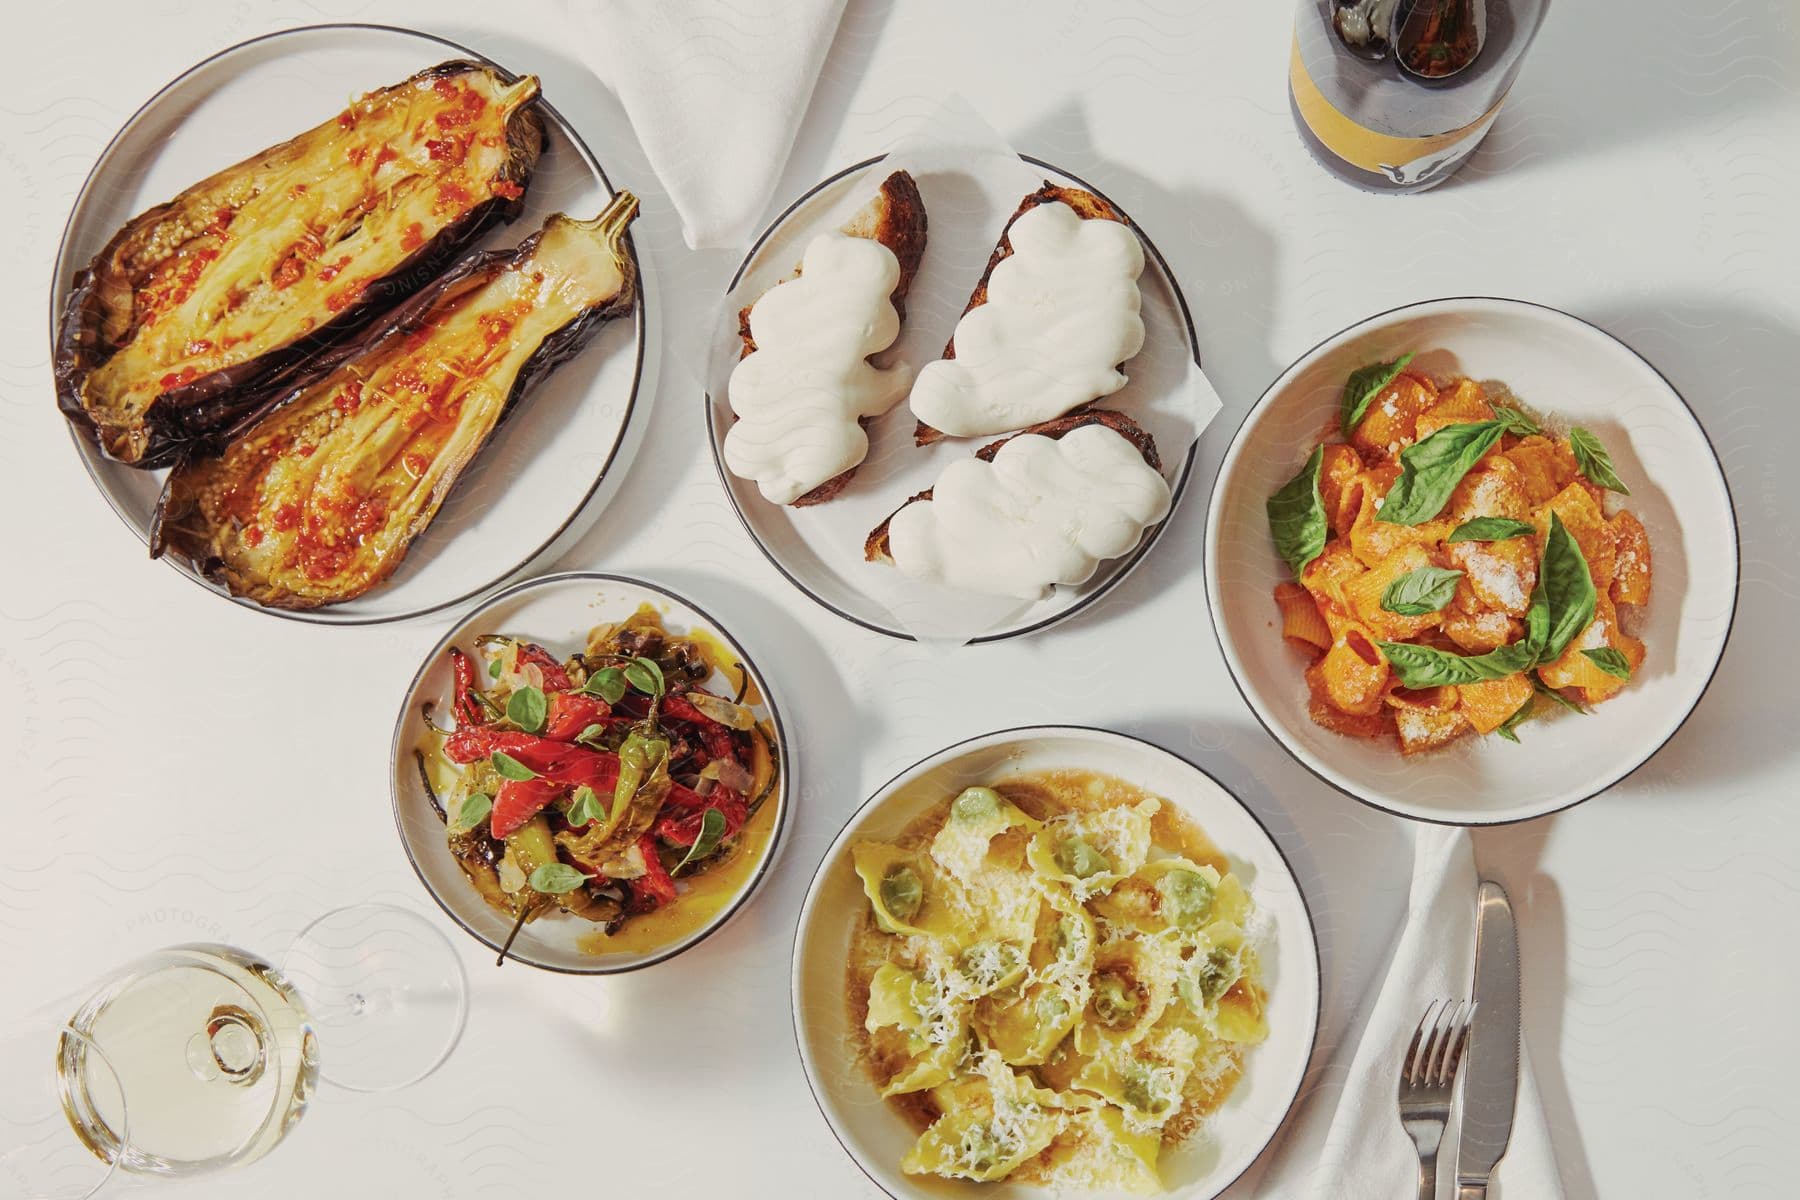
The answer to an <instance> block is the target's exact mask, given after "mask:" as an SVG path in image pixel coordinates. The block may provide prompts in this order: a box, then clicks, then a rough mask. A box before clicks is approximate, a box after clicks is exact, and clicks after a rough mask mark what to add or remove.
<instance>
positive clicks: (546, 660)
mask: <svg viewBox="0 0 1800 1200" xmlns="http://www.w3.org/2000/svg"><path fill="white" fill-rule="evenodd" d="M519 661H520V662H528V663H533V664H535V665H536V666H537V669H538V670H539V671H541V672H543V675H544V690H545V691H546V692H566V691H568V690H569V689H570V688H572V687H574V686H575V685H574V684H573V683H572V682H570V680H569V673H568V672H567V671H565V670H563V665H562V664H561V663H559V662H557V661H556V659H555V657H554V656H553V655H551V653H550V652H549V651H548V650H546V649H544V648H543V647H542V646H540V645H538V644H537V643H536V642H520V643H519Z"/></svg>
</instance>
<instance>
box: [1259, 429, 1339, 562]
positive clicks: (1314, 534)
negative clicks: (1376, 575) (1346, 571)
mask: <svg viewBox="0 0 1800 1200" xmlns="http://www.w3.org/2000/svg"><path fill="white" fill-rule="evenodd" d="M1324 461H1325V447H1324V446H1315V447H1313V452H1312V454H1311V456H1310V457H1308V458H1307V460H1306V465H1305V466H1304V467H1301V468H1300V473H1299V474H1298V475H1296V476H1294V477H1293V478H1292V479H1290V480H1288V481H1287V483H1286V484H1284V485H1283V486H1282V488H1281V490H1280V491H1278V492H1276V493H1275V494H1274V495H1273V496H1270V497H1269V499H1268V503H1267V504H1265V505H1264V510H1265V511H1266V512H1267V513H1268V515H1269V533H1270V535H1271V536H1272V537H1273V538H1274V539H1275V552H1276V553H1277V554H1279V555H1281V557H1282V558H1284V559H1286V560H1287V564H1288V567H1289V568H1290V569H1291V570H1292V571H1293V572H1294V577H1295V578H1296V579H1298V578H1299V577H1300V572H1302V571H1304V570H1305V569H1306V564H1307V563H1309V562H1311V561H1312V560H1313V559H1315V558H1317V557H1319V555H1320V553H1321V552H1323V551H1324V549H1325V535H1326V533H1327V532H1328V529H1327V525H1326V521H1325V502H1324V501H1323V500H1321V499H1320V498H1319V468H1320V466H1321V465H1322V464H1323V463H1324Z"/></svg>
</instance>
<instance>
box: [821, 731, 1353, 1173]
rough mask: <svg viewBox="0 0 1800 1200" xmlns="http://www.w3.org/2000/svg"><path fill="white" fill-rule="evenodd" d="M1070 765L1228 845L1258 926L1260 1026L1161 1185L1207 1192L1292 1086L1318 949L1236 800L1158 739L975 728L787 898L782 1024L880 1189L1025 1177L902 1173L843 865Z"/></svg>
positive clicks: (1249, 1156) (858, 824) (891, 788)
mask: <svg viewBox="0 0 1800 1200" xmlns="http://www.w3.org/2000/svg"><path fill="white" fill-rule="evenodd" d="M1057 768H1081V769H1084V770H1091V771H1100V772H1103V773H1105V774H1108V775H1113V776H1116V777H1118V778H1120V779H1123V780H1125V781H1126V782H1127V783H1131V784H1135V785H1136V786H1138V787H1140V788H1143V789H1144V790H1146V791H1148V792H1152V793H1154V794H1156V795H1158V796H1161V797H1162V798H1163V799H1164V800H1166V801H1168V802H1169V803H1171V804H1174V805H1175V806H1176V807H1178V808H1180V809H1181V810H1182V811H1183V812H1185V813H1187V814H1189V815H1190V816H1192V817H1193V818H1194V819H1195V820H1196V821H1198V822H1199V823H1200V825H1201V827H1202V828H1203V829H1204V830H1205V831H1206V834H1207V836H1208V837H1210V838H1211V839H1212V840H1213V841H1214V842H1215V843H1217V844H1218V846H1219V847H1220V848H1221V849H1222V850H1224V852H1225V854H1226V855H1227V856H1228V857H1229V858H1230V859H1231V862H1232V869H1233V870H1235V871H1236V872H1237V873H1238V874H1239V875H1240V876H1241V877H1242V878H1243V880H1244V883H1245V885H1246V886H1247V887H1248V888H1249V889H1250V895H1251V897H1252V898H1253V899H1254V900H1255V902H1256V904H1257V906H1258V907H1259V908H1260V909H1262V910H1263V911H1264V912H1265V913H1267V914H1268V916H1269V918H1270V920H1269V923H1268V926H1267V928H1268V929H1269V930H1270V932H1269V934H1268V936H1267V938H1266V939H1265V940H1264V942H1263V943H1262V945H1261V953H1262V966H1263V972H1264V978H1265V980H1266V982H1267V984H1268V989H1269V998H1268V1017H1269V1038H1268V1040H1267V1041H1266V1042H1264V1043H1263V1044H1262V1045H1260V1046H1257V1047H1256V1048H1255V1049H1254V1050H1252V1051H1251V1052H1250V1054H1249V1055H1248V1056H1247V1058H1246V1062H1245V1067H1244V1076H1243V1079H1242V1080H1241V1081H1239V1083H1238V1086H1237V1088H1236V1089H1235V1090H1234V1091H1233V1092H1232V1093H1231V1095H1230V1096H1229V1097H1228V1098H1227V1099H1226V1101H1225V1103H1224V1105H1223V1106H1222V1107H1221V1108H1220V1109H1219V1111H1218V1112H1217V1113H1215V1114H1214V1115H1213V1116H1212V1117H1210V1118H1208V1120H1207V1124H1206V1126H1205V1127H1204V1131H1203V1132H1202V1134H1201V1135H1200V1136H1197V1137H1194V1138H1191V1139H1189V1140H1188V1141H1187V1142H1185V1143H1183V1144H1182V1145H1181V1146H1180V1147H1178V1148H1177V1149H1175V1150H1172V1151H1165V1152H1164V1154H1163V1155H1162V1158H1161V1161H1160V1162H1159V1164H1158V1170H1159V1171H1160V1172H1161V1174H1162V1177H1163V1184H1164V1187H1165V1189H1166V1191H1167V1192H1168V1193H1169V1194H1170V1195H1176V1196H1180V1197H1183V1200H1209V1198H1210V1197H1213V1196H1217V1195H1218V1194H1219V1193H1220V1192H1223V1191H1224V1190H1225V1189H1226V1188H1228V1187H1230V1186H1231V1184H1232V1183H1233V1181H1235V1180H1236V1179H1237V1178H1238V1176H1240V1175H1242V1174H1243V1173H1244V1171H1245V1170H1247V1169H1248V1168H1249V1166H1250V1164H1251V1163H1252V1162H1254V1161H1255V1160H1256V1157H1257V1155H1259V1154H1260V1153H1262V1150H1263V1147H1265V1146H1266V1145H1268V1143H1269V1142H1270V1141H1271V1140H1272V1139H1273V1138H1274V1136H1275V1134H1276V1132H1277V1131H1278V1130H1279V1129H1280V1128H1281V1124H1282V1122H1283V1121H1284V1120H1286V1118H1287V1115H1288V1112H1289V1110H1290V1109H1291V1108H1292V1107H1293V1105H1294V1101H1295V1099H1296V1098H1297V1097H1298V1095H1299V1092H1300V1083H1301V1080H1302V1079H1303V1078H1304V1077H1305V1075H1306V1067H1307V1063H1308V1061H1309V1060H1310V1059H1311V1058H1312V1052H1313V1043H1314V1040H1315V1039H1316V1037H1317V1035H1318V1029H1319V950H1318V944H1317V942H1316V940H1315V937H1314V931H1313V924H1312V915H1311V913H1310V912H1309V911H1308V910H1307V907H1306V898H1305V897H1304V895H1302V893H1301V891H1300V885H1299V883H1298V882H1297V881H1296V880H1295V879H1294V874H1293V871H1292V870H1291V869H1290V868H1289V866H1288V863H1287V860H1286V859H1285V858H1284V857H1283V856H1282V853H1281V850H1280V848H1279V847H1278V846H1277V845H1276V844H1275V841H1274V839H1273V838H1271V837H1270V836H1269V834H1268V831H1267V830H1265V829H1264V828H1263V826H1262V824H1261V823H1260V822H1259V821H1258V820H1257V819H1256V817H1255V816H1253V815H1252V814H1251V812H1250V810H1249V809H1247V808H1245V807H1244V806H1243V804H1242V803H1241V802H1240V801H1239V800H1238V799H1237V798H1236V797H1234V796H1233V795H1232V794H1231V793H1230V792H1228V791H1226V790H1225V789H1224V788H1222V787H1220V786H1219V785H1218V783H1216V782H1215V781H1214V780H1213V778H1212V777H1211V776H1210V775H1207V774H1206V773H1205V772H1204V771H1202V770H1200V768H1198V767H1196V766H1194V765H1192V764H1191V763H1189V762H1187V761H1186V760H1185V759H1182V758H1180V757H1178V756H1176V755H1174V754H1171V753H1170V752H1169V751H1167V750H1164V749H1162V748H1161V747H1159V746H1154V745H1151V744H1150V743H1149V742H1144V741H1139V740H1138V739H1136V738H1133V737H1127V736H1126V735H1124V734H1121V733H1113V732H1110V731H1108V730H1104V729H1091V728H1087V727H1083V726H1070V725H1038V726H1030V727H1027V728H1022V729H1005V730H1001V731H999V732H997V733H989V734H984V735H983V736H981V737H976V738H971V739H969V740H968V741H966V742H961V743H958V744H957V745H954V746H951V747H948V748H947V749H944V750H940V751H939V752H938V753H936V754H934V755H932V756H931V757H930V758H927V759H925V760H924V761H923V762H920V763H917V764H915V765H914V766H911V767H908V768H907V769H906V770H904V771H902V772H901V773H900V774H899V775H897V776H895V777H894V778H893V779H891V780H889V781H888V782H887V783H886V784H885V785H883V786H882V788H881V789H880V790H879V791H877V792H876V793H875V795H874V796H872V797H870V799H869V800H868V802H867V803H865V804H864V805H863V806H862V807H861V808H859V809H858V810H857V811H856V813H855V815H854V816H852V817H851V818H850V823H849V824H848V825H846V826H845V827H844V831H843V832H842V833H840V834H838V836H837V839H836V840H835V841H833V842H832V843H831V848H830V849H829V850H827V851H826V852H825V858H824V861H823V862H822V863H820V865H819V870H818V873H817V874H816V875H815V876H814V877H813V881H812V884H811V886H810V887H809V888H808V890H807V893H806V903H805V905H804V906H803V907H802V908H801V910H800V925H799V929H798V931H797V933H796V935H795V940H794V977H793V988H794V1033H795V1037H796V1039H797V1040H798V1043H799V1047H800V1061H801V1063H802V1064H803V1065H804V1066H805V1068H806V1079H807V1082H808V1083H809V1084H811V1085H812V1091H813V1098H814V1099H815V1100H816V1101H817V1102H818V1105H819V1110H820V1111H821V1112H822V1113H824V1114H825V1119H826V1120H827V1121H828V1122H829V1123H830V1125H831V1130H832V1132H833V1133H834V1134H835V1135H836V1136H837V1139H838V1141H839V1143H841V1144H842V1145H843V1147H844V1149H845V1150H846V1151H848V1152H849V1154H850V1156H851V1157H852V1158H853V1159H855V1160H856V1163H857V1165H858V1166H859V1167H861V1168H862V1170H863V1172H864V1173H865V1174H866V1175H868V1177H869V1178H870V1179H871V1180H873V1181H874V1182H875V1183H876V1185H877V1186H879V1187H880V1188H881V1189H882V1190H883V1191H885V1192H886V1193H887V1194H888V1195H890V1196H896V1197H900V1196H906V1197H912V1196H966V1197H976V1196H988V1197H995V1198H996V1200H1001V1198H1004V1200H1027V1198H1041V1197H1043V1196H1045V1195H1047V1194H1049V1193H1046V1192H1045V1191H1044V1189H1042V1188H1040V1187H1036V1186H1033V1185H1029V1184H1009V1183H1005V1182H1000V1183H982V1184H976V1183H967V1182H959V1181H952V1180H947V1179H939V1178H936V1177H933V1176H914V1175H905V1174H903V1173H902V1172H901V1170H900V1159H901V1157H902V1156H904V1155H905V1153H906V1151H907V1150H908V1149H909V1148H911V1146H912V1144H913V1142H914V1141H916V1140H917V1138H918V1134H917V1133H915V1132H914V1131H913V1128H912V1126H911V1125H910V1124H908V1122H907V1121H906V1119H905V1118H904V1117H902V1116H901V1115H900V1114H899V1113H898V1112H896V1111H895V1110H894V1109H893V1108H892V1107H890V1106H889V1105H888V1104H887V1103H886V1102H885V1101H883V1100H882V1099H881V1097H880V1095H879V1093H878V1092H877V1091H876V1088H875V1085H874V1084H873V1083H872V1082H871V1081H870V1079H869V1076H868V1073H867V1072H866V1071H865V1070H864V1069H863V1067H862V1065H861V1064H860V1063H858V1062H856V1061H855V1059H854V1055H855V1053H856V1051H855V1046H856V1038H855V1036H854V1035H855V1032H856V1031H855V1030H854V1029H852V1028H851V1023H850V1006H849V1004H848V1003H847V1002H846V1000H845V994H844V967H845V963H846V960H847V954H848V951H849V946H850V935H851V932H852V930H853V929H854V928H855V926H856V923H857V922H858V921H859V920H861V918H862V913H863V911H864V906H865V905H866V903H867V901H866V900H865V899H864V897H863V892H862V883H861V881H860V880H858V879H857V877H856V872H855V871H854V870H853V869H852V868H851V865H850V846H851V844H852V843H853V842H856V841H858V840H860V839H863V838H891V837H896V836H898V835H899V834H900V833H901V832H902V831H903V830H904V829H905V828H906V827H907V826H908V825H910V824H911V823H912V822H913V821H914V820H916V819H917V818H918V817H919V816H920V815H922V814H923V813H924V812H926V811H927V810H928V809H930V808H932V807H933V806H934V805H937V804H941V803H942V802H943V801H944V800H946V799H948V798H949V797H951V796H954V795H955V794H956V793H957V792H959V791H961V790H962V789H963V788H965V787H968V786H969V785H971V784H974V783H992V782H994V781H995V780H1004V779H1005V778H1007V777H1008V776H1011V775H1020V774H1025V773H1029V772H1036V771H1045V770H1054V769H1057Z"/></svg>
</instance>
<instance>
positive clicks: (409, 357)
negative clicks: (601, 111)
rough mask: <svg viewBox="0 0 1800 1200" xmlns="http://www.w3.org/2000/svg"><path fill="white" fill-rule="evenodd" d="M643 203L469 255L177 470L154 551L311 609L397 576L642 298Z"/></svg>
mask: <svg viewBox="0 0 1800 1200" xmlns="http://www.w3.org/2000/svg"><path fill="white" fill-rule="evenodd" d="M636 214H637V200H636V198H635V197H633V196H632V195H631V194H630V193H629V192H621V193H619V195H618V197H617V198H616V199H615V200H614V201H613V203H612V204H611V205H610V206H609V207H608V208H607V209H606V211H605V212H603V213H601V214H600V215H599V216H598V217H596V218H594V219H593V220H591V221H576V220H572V219H571V218H569V217H567V216H564V215H562V214H557V215H555V216H552V217H551V218H550V219H549V220H548V221H546V222H545V223H544V227H543V229H541V230H539V231H538V232H537V233H535V234H533V235H532V236H531V237H530V238H527V239H526V240H525V241H524V242H523V243H521V244H520V245H519V246H518V247H517V248H516V249H514V250H511V251H487V252H480V251H478V252H475V253H472V254H470V255H468V256H467V257H466V258H464V259H463V260H462V261H461V262H459V263H457V264H456V265H455V266H453V267H452V268H451V269H450V270H449V271H448V272H446V273H445V275H444V276H443V277H442V278H441V279H439V280H438V281H437V282H436V283H434V284H433V285H432V286H431V287H430V288H428V289H427V290H425V291H423V292H420V293H419V294H418V295H416V296H414V297H413V298H412V299H410V300H408V301H406V302H405V303H404V304H402V305H401V306H400V307H399V308H397V309H395V310H394V311H393V312H392V313H390V314H389V315H388V316H386V317H384V318H383V319H382V320H381V321H380V322H378V323H376V324H374V325H371V326H370V327H369V328H368V329H366V330H364V331H363V333H362V334H361V335H359V336H358V337H357V339H356V340H355V341H354V342H353V343H349V344H346V345H344V346H341V347H339V348H338V349H337V350H335V351H333V352H332V356H331V360H330V362H329V364H328V366H329V369H328V370H326V371H325V372H324V373H323V374H321V375H319V376H317V377H314V378H311V379H309V381H308V382H307V383H306V384H304V385H303V386H301V387H299V388H297V389H296V390H294V391H293V392H292V393H290V394H288V395H286V396H284V397H281V398H280V399H279V400H278V401H277V402H276V404H275V406H274V407H273V408H271V409H270V410H269V411H268V412H267V413H265V414H264V415H262V416H261V417H260V418H258V419H257V420H256V421H255V422H254V423H253V424H251V425H250V426H249V427H248V428H244V429H240V430H235V431H233V433H232V436H231V439H230V441H229V444H228V445H227V446H226V448H225V449H224V451H223V452H221V453H219V454H216V455H208V456H196V457H194V458H190V459H187V460H185V461H183V462H181V463H180V464H178V465H177V466H176V468H175V469H174V471H172V472H171V473H170V475H169V478H168V481H167V483H166V484H165V485H164V488H163V494H162V500H161V502H160V504H159V505H158V506H157V515H156V524H155V527H154V528H153V530H152V532H151V553H152V554H160V553H162V552H163V551H164V550H165V549H166V550H169V551H171V552H173V553H175V554H178V555H181V556H182V557H183V558H185V559H187V560H188V561H189V562H191V563H193V564H194V565H195V567H196V568H197V569H198V570H200V571H201V572H202V573H203V574H205V575H206V576H208V577H209V578H211V579H214V580H216V581H217V582H219V583H221V584H223V585H224V586H225V587H226V588H227V589H229V590H230V591H231V593H232V594H233V595H235V596H241V597H244V598H246V599H249V600H252V601H254V602H256V603H258V604H263V605H268V606H270V607H273V608H317V607H320V606H322V605H326V604H336V603H338V602H340V601H344V600H349V599H352V598H354V597H356V596H360V595H362V594H363V593H364V592H367V591H368V590H369V589H370V588H372V587H374V586H375V585H376V584H378V583H380V582H381V581H382V580H383V579H385V578H387V576H388V575H390V574H391V573H392V572H393V570H394V568H395V567H396V566H398V565H399V563H400V560H401V558H402V557H404V556H405V554H406V550H407V547H408V546H409V545H411V543H412V541H413V539H414V538H416V537H418V536H419V535H420V534H421V533H423V532H424V531H425V527H426V526H428V525H429V524H431V520H432V518H433V517H434V516H435V515H436V514H437V511H438V509H439V507H440V506H442V504H443V503H444V498H445V497H446V496H447V495H449V493H450V490H451V488H453V487H455V486H456V482H457V480H458V479H459V478H460V477H461V475H462V473H463V471H464V470H465V469H466V468H467V467H468V465H469V463H470V462H471V461H472V460H473V459H474V458H475V456H476V455H477V454H478V453H480V451H481V448H482V447H483V446H484V445H485V444H486V443H487V441H488V439H489V438H490V437H491V436H492V435H493V432H494V430H495V429H496V428H497V427H498V426H499V425H500V422H501V420H502V419H503V418H505V417H506V416H507V415H508V414H509V413H511V412H512V411H513V410H514V409H515V408H516V407H517V405H518V403H519V400H520V398H521V396H522V395H523V394H524V393H525V392H526V391H527V390H528V389H529V388H530V387H531V386H532V385H533V384H534V383H535V382H536V381H537V380H539V379H541V378H543V377H544V376H545V375H547V374H548V373H549V372H550V371H551V370H552V369H554V368H555V367H556V366H557V365H558V364H560V363H562V362H563V361H565V360H566V359H568V358H569V357H570V356H572V355H573V354H574V353H575V352H576V351H577V350H579V349H580V348H581V346H582V345H583V344H584V343H585V342H586V341H587V340H588V339H589V338H590V337H591V336H592V335H593V334H594V332H595V331H596V330H597V329H598V328H599V327H600V325H601V324H602V323H604V322H605V321H606V320H607V319H609V318H611V317H614V316H618V315H620V314H623V313H626V312H628V311H630V309H631V308H632V305H633V304H634V303H635V301H636V296H637V277H636V269H635V265H634V262H633V260H632V258H631V256H630V254H629V253H628V252H627V248H626V246H625V244H624V241H623V239H624V235H625V230H626V227H627V226H628V225H629V224H630V223H631V220H632V218H633V217H634V216H635V215H636Z"/></svg>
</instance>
